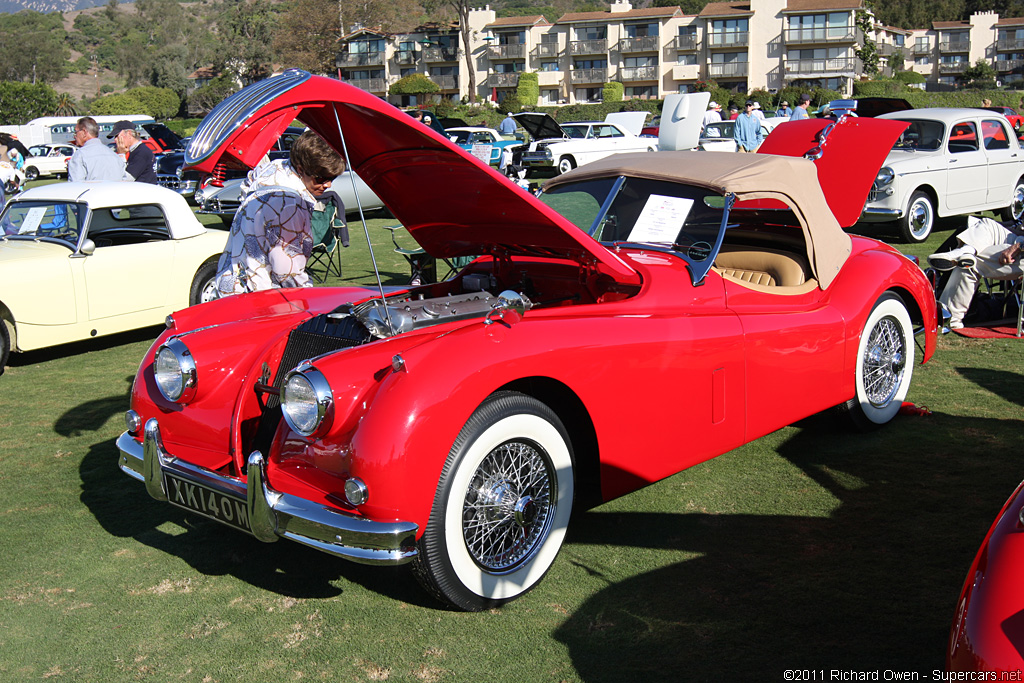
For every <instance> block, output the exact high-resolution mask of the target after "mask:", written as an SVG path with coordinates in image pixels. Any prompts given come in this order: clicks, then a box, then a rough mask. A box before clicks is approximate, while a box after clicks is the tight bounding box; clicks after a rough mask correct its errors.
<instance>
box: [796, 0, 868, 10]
mask: <svg viewBox="0 0 1024 683" xmlns="http://www.w3.org/2000/svg"><path fill="white" fill-rule="evenodd" d="M863 6H864V3H863V2H862V1H861V0H789V2H787V3H786V9H785V10H783V11H784V12H812V11H815V10H818V11H820V10H838V9H861V8H862V7H863Z"/></svg>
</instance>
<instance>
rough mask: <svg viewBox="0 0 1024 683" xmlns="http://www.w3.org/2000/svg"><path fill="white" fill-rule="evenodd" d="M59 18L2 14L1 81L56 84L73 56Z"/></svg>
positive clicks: (28, 12) (27, 12) (0, 23)
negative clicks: (65, 41)
mask: <svg viewBox="0 0 1024 683" xmlns="http://www.w3.org/2000/svg"><path fill="white" fill-rule="evenodd" d="M66 35H67V34H66V32H65V31H64V24H63V21H62V19H61V16H60V14H58V13H53V14H40V13H39V12H32V11H28V10H26V11H23V12H18V13H17V14H0V78H2V79H4V80H8V81H28V82H30V83H53V82H56V81H59V80H60V79H62V78H64V75H65V74H66V73H67V67H68V58H69V57H70V52H69V50H68V48H67V47H66V46H65V45H64V40H65V37H66Z"/></svg>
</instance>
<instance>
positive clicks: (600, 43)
mask: <svg viewBox="0 0 1024 683" xmlns="http://www.w3.org/2000/svg"><path fill="white" fill-rule="evenodd" d="M606 52H608V41H607V40H606V39H604V38H601V39H599V40H574V41H572V42H571V43H569V53H570V54H574V55H602V54H605V53H606Z"/></svg>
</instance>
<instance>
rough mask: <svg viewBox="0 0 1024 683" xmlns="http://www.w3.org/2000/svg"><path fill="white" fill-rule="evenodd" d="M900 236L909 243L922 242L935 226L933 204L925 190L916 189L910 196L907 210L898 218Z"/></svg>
mask: <svg viewBox="0 0 1024 683" xmlns="http://www.w3.org/2000/svg"><path fill="white" fill-rule="evenodd" d="M899 226H900V237H901V238H903V241H905V242H908V243H910V244H916V243H918V242H924V241H925V240H926V239H928V236H929V235H930V234H932V228H934V227H935V205H934V204H933V203H932V198H931V197H929V196H928V193H927V192H923V191H921V190H918V191H916V192H914V194H912V195H911V196H910V201H909V202H908V203H907V212H906V213H905V214H904V215H903V218H901V219H900V220H899Z"/></svg>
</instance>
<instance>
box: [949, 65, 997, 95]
mask: <svg viewBox="0 0 1024 683" xmlns="http://www.w3.org/2000/svg"><path fill="white" fill-rule="evenodd" d="M957 80H958V81H959V82H960V84H961V85H963V87H965V88H971V89H972V90H986V89H990V88H995V87H996V69H995V67H994V66H992V65H991V64H990V63H989V62H986V61H985V60H984V59H979V60H978V61H977V62H975V63H974V66H969V67H967V68H966V69H964V72H963V73H962V74H960V77H959V78H958V79H957Z"/></svg>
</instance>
